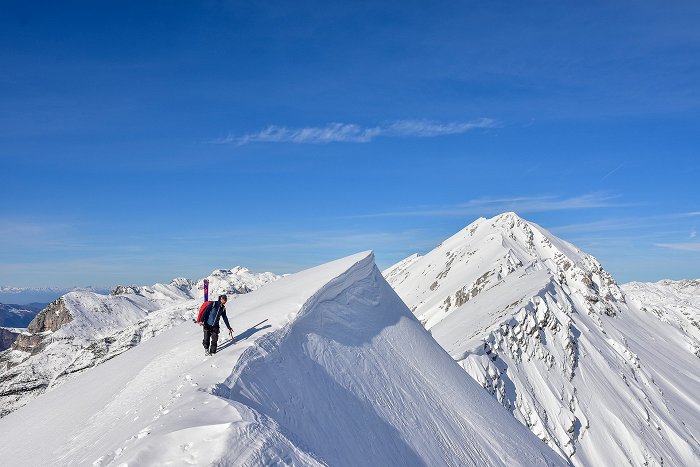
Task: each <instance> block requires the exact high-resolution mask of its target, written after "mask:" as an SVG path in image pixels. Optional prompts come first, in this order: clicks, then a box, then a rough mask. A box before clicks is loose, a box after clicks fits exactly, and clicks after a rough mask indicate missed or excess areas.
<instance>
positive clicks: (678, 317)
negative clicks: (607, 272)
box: [621, 279, 700, 358]
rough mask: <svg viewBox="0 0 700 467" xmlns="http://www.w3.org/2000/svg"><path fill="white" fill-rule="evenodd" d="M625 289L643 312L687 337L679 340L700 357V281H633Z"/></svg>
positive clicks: (624, 285)
mask: <svg viewBox="0 0 700 467" xmlns="http://www.w3.org/2000/svg"><path fill="white" fill-rule="evenodd" d="M621 287H622V290H624V292H625V294H626V295H627V296H628V297H629V299H630V301H631V302H633V303H634V304H635V305H636V306H637V307H638V308H639V309H640V310H641V311H643V312H645V313H650V314H653V315H655V317H656V318H657V319H658V320H660V321H663V322H664V323H666V324H668V325H670V326H672V327H674V328H676V329H677V330H679V331H680V333H681V334H682V335H683V337H682V338H681V339H679V340H678V341H676V342H677V343H679V344H680V345H682V346H685V347H686V348H687V349H688V350H689V351H691V352H692V353H694V354H695V355H696V356H697V357H698V358H700V279H694V280H683V281H670V280H663V281H659V282H656V283H653V284H652V283H645V282H630V283H629V284H623V285H622V286H621Z"/></svg>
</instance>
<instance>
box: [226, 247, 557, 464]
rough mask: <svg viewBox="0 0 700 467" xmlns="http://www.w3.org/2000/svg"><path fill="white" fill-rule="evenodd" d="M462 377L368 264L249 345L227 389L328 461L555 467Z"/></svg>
mask: <svg viewBox="0 0 700 467" xmlns="http://www.w3.org/2000/svg"><path fill="white" fill-rule="evenodd" d="M465 376H466V375H464V374H463V372H461V371H460V369H459V368H458V367H457V366H456V365H454V362H453V361H452V360H451V359H450V358H449V356H448V355H447V354H445V353H444V351H443V350H442V349H441V348H440V347H439V346H438V345H437V343H435V341H434V340H433V339H432V338H431V337H430V335H429V334H428V333H426V332H425V330H424V329H422V327H421V326H420V324H419V323H418V322H417V321H416V320H415V318H414V317H413V316H412V315H411V313H410V311H409V310H408V309H407V308H406V306H405V305H404V304H403V302H401V300H400V299H399V297H398V296H396V294H395V293H394V292H393V290H391V288H390V287H389V285H388V284H387V283H386V281H385V280H384V279H383V278H382V276H381V274H380V273H379V271H378V270H377V269H376V267H375V266H374V263H373V261H371V257H368V258H366V259H365V260H363V261H361V262H360V263H358V264H357V265H356V266H355V267H353V268H352V269H351V270H349V271H348V272H346V273H344V274H343V275H341V276H340V277H338V278H336V279H335V280H333V281H331V282H330V283H329V284H327V285H326V286H324V287H323V288H322V289H321V290H320V291H319V292H318V293H317V294H315V295H314V296H313V297H311V299H309V301H307V302H306V304H305V305H304V307H303V308H302V310H301V311H300V312H299V315H298V317H297V318H296V319H295V320H294V321H293V322H292V323H290V324H289V325H288V326H286V327H284V328H282V329H280V330H279V331H276V332H274V333H271V334H268V335H267V336H265V338H263V339H260V340H259V341H258V342H257V343H256V345H255V346H254V347H251V348H250V349H249V350H248V351H247V352H246V354H244V355H243V357H242V359H241V360H240V361H239V364H238V365H237V366H236V368H235V369H234V371H233V373H232V375H231V376H230V377H229V378H228V379H227V381H226V385H227V387H230V388H231V389H230V392H229V393H228V397H229V398H230V399H232V400H234V401H236V402H239V403H242V404H245V405H246V406H248V407H250V408H251V409H253V410H254V411H256V412H258V413H260V414H262V415H263V416H264V417H265V418H266V419H270V420H272V421H274V426H275V427H278V428H277V429H278V430H279V431H280V432H281V433H282V434H283V435H284V436H285V438H287V439H290V440H293V441H294V442H295V443H297V444H298V445H299V446H302V447H303V448H304V450H305V451H306V452H307V453H308V454H309V455H311V456H313V457H314V458H316V459H318V460H319V461H321V462H323V463H325V464H327V465H334V466H343V465H348V466H356V465H548V464H550V465H552V464H559V463H560V462H561V460H560V459H558V458H557V457H556V456H554V455H553V453H551V452H548V451H547V450H545V449H543V447H544V446H541V445H538V443H537V442H534V443H533V440H532V439H530V434H529V433H527V432H526V431H525V430H523V429H522V428H521V427H520V426H519V425H517V424H515V423H513V420H512V419H510V417H508V415H507V414H506V412H505V411H503V410H502V408H501V407H499V406H498V405H497V404H494V403H493V401H492V400H491V399H490V398H488V397H486V395H485V394H483V393H482V392H481V390H480V388H478V387H477V386H476V385H475V384H473V382H472V381H470V380H469V379H468V378H465ZM329 438H332V441H331V440H330V439H329ZM264 457H265V456H264V455H263V453H260V454H259V456H258V459H263V458H264ZM234 459H235V458H234V457H230V458H226V460H228V461H233V460H234Z"/></svg>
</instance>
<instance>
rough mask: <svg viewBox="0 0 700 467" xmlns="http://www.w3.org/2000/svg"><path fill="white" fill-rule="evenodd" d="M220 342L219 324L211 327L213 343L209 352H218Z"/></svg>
mask: <svg viewBox="0 0 700 467" xmlns="http://www.w3.org/2000/svg"><path fill="white" fill-rule="evenodd" d="M218 343H219V326H214V327H213V328H212V329H211V344H210V345H209V352H211V353H216V345H217V344H218Z"/></svg>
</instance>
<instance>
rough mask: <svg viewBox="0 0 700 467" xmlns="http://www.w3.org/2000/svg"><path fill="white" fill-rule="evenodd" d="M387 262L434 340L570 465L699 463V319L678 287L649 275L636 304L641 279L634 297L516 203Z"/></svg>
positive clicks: (396, 283) (393, 281) (390, 274)
mask: <svg viewBox="0 0 700 467" xmlns="http://www.w3.org/2000/svg"><path fill="white" fill-rule="evenodd" d="M384 275H385V276H386V278H387V280H388V281H389V283H390V284H391V285H392V286H393V287H394V288H395V290H396V291H397V293H398V294H399V296H401V298H402V299H403V300H404V301H405V302H406V304H407V305H408V306H409V307H410V308H411V309H412V311H413V312H414V314H415V315H416V316H417V317H418V318H419V319H420V320H421V322H423V323H424V324H425V326H426V327H427V328H428V329H429V330H430V332H431V333H432V335H433V337H435V339H436V340H437V341H438V342H439V343H440V344H441V345H442V347H443V348H444V349H445V350H447V352H448V353H449V354H450V355H451V356H452V357H453V358H454V359H455V360H456V361H458V362H459V363H460V365H461V366H462V367H463V368H464V369H465V370H466V371H467V372H468V373H469V374H470V375H471V376H472V377H473V378H474V379H475V380H476V381H478V382H479V383H480V384H481V386H482V387H484V388H485V389H486V390H487V391H488V392H489V393H491V394H492V395H493V397H494V398H495V399H496V400H498V401H499V402H501V404H502V405H503V406H504V407H505V408H506V409H508V410H509V411H510V412H512V414H513V416H514V417H515V418H516V419H517V420H519V421H520V422H521V423H522V424H523V425H525V426H527V427H528V428H529V429H530V430H531V431H532V432H533V433H534V434H536V435H537V436H538V437H540V439H542V440H543V441H545V442H546V443H547V444H548V445H550V446H551V447H552V448H553V449H555V450H556V451H557V452H559V453H560V454H561V455H562V456H565V457H566V458H567V459H569V461H570V462H571V463H573V464H574V465H577V466H579V465H580V466H594V465H595V466H598V465H677V466H697V465H700V444H699V440H700V358H699V354H698V349H700V345H699V344H700V343H699V342H698V331H699V330H700V328H698V326H699V325H700V324H699V323H698V319H697V317H698V314H697V311H698V309H697V308H695V309H694V310H695V311H693V309H692V307H690V306H687V305H688V302H687V300H688V299H687V297H686V302H685V306H684V307H679V306H675V307H674V306H671V305H669V301H671V300H672V295H669V294H667V293H666V292H663V291H662V292H659V290H658V287H657V288H656V289H654V290H656V292H657V295H655V297H656V298H657V302H656V306H652V305H653V304H652V305H647V306H646V308H645V305H644V303H645V302H647V301H649V299H650V297H651V296H652V292H651V291H650V290H649V289H648V288H645V289H644V290H645V293H644V294H641V295H637V296H636V298H635V299H629V298H628V297H626V296H625V294H624V293H623V291H622V290H621V289H620V288H619V287H618V286H617V284H616V283H615V281H614V280H613V279H612V277H611V276H610V275H609V274H608V273H607V272H606V271H605V270H604V269H603V268H602V267H601V266H600V264H599V263H598V262H597V261H596V260H595V258H593V257H592V256H589V255H586V254H585V253H583V252H581V251H580V250H578V249H577V248H576V247H575V246H573V245H571V244H569V243H567V242H564V241H563V240H560V239H558V238H557V237H555V236H554V235H552V234H551V233H549V232H547V231H546V230H544V229H542V228H541V227H539V226H537V225H535V224H532V223H529V222H527V221H525V220H523V219H521V218H519V217H518V216H517V215H515V214H514V213H506V214H503V215H500V216H497V217H494V218H493V219H483V218H482V219H479V220H477V221H475V222H474V223H473V224H471V225H469V226H468V227H467V228H465V229H464V230H462V231H460V232H458V233H457V234H456V235H454V236H453V237H451V238H449V239H448V240H446V241H445V242H443V243H442V244H441V245H440V246H438V247H437V248H435V249H434V250H433V251H431V252H429V253H428V254H426V255H425V256H418V255H413V256H411V257H409V258H407V259H406V260H404V261H402V262H400V263H398V264H397V265H395V266H393V267H391V268H388V269H387V270H386V271H384ZM696 285H697V284H696ZM639 287H640V288H641V286H639ZM632 288H634V286H631V287H630V288H629V289H627V290H628V291H631V290H632ZM694 290H695V291H696V292H697V290H698V289H697V288H696V289H694ZM696 297H697V296H696ZM664 301H665V303H666V305H668V306H666V307H663V306H661V305H660V303H664ZM694 303H696V304H697V301H696V302H694ZM694 313H695V314H694Z"/></svg>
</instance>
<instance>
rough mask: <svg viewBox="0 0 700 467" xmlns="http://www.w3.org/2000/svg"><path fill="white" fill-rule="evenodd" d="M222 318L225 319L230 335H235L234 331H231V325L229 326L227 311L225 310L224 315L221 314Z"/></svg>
mask: <svg viewBox="0 0 700 467" xmlns="http://www.w3.org/2000/svg"><path fill="white" fill-rule="evenodd" d="M221 317H222V318H224V323H226V327H227V328H228V333H229V334H233V329H231V325H230V324H228V316H226V309H225V308H224V311H223V313H221Z"/></svg>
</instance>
